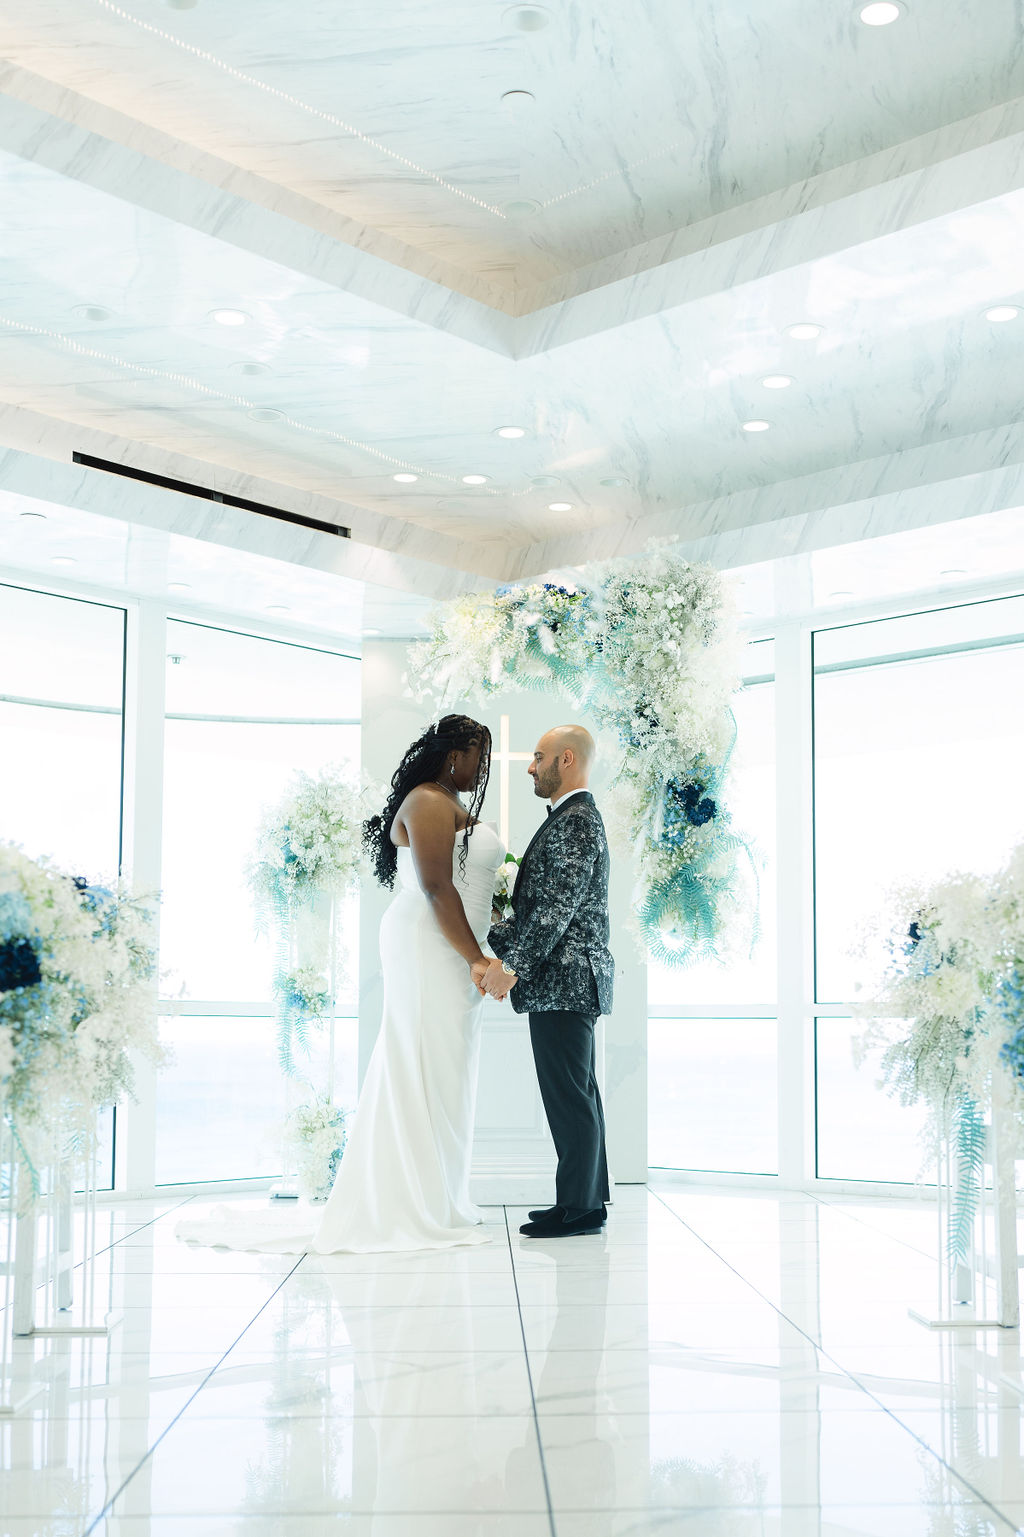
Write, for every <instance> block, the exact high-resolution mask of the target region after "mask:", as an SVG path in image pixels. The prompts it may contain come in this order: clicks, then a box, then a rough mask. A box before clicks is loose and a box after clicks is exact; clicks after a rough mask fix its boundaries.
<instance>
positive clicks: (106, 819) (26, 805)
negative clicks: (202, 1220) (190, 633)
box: [0, 586, 125, 1190]
mask: <svg viewBox="0 0 1024 1537" xmlns="http://www.w3.org/2000/svg"><path fill="white" fill-rule="evenodd" d="M124 662H125V611H124V609H123V608H114V607H110V606H109V605H107V604H103V603H90V602H84V601H81V600H79V599H77V598H62V597H57V596H55V595H54V594H52V593H46V592H33V591H31V590H30V589H28V588H24V587H10V586H0V741H2V742H3V744H4V750H3V752H2V753H0V838H3V839H5V840H6V841H8V842H11V843H18V844H20V845H21V847H22V848H23V849H24V850H25V852H26V854H28V855H30V856H31V857H32V858H33V859H38V858H40V857H41V856H43V855H46V856H48V857H49V858H51V859H53V860H54V861H55V862H56V863H57V864H58V865H59V866H60V867H61V868H62V869H64V870H67V871H68V873H69V874H73V875H84V876H85V877H86V878H87V879H89V880H106V881H109V880H111V879H112V878H113V877H114V876H116V874H117V872H118V866H119V863H120V858H121V799H122V727H123V710H124ZM114 1119H115V1118H114V1112H113V1111H112V1110H105V1111H103V1112H102V1114H101V1116H100V1124H99V1133H100V1147H99V1168H100V1170H101V1174H100V1188H101V1189H104V1190H109V1189H110V1188H111V1187H112V1185H113V1166H114Z"/></svg>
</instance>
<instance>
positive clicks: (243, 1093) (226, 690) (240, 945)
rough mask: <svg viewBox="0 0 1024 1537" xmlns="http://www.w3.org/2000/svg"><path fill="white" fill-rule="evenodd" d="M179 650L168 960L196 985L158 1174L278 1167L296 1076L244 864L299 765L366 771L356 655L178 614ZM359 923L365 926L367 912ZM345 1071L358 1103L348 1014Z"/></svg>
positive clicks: (352, 988) (177, 979)
mask: <svg viewBox="0 0 1024 1537" xmlns="http://www.w3.org/2000/svg"><path fill="white" fill-rule="evenodd" d="M167 652H168V662H167V669H168V670H167V726H166V731H167V735H166V756H165V771H164V854H163V860H164V864H163V906H162V915H161V963H162V967H163V968H164V969H165V971H167V972H168V973H169V975H168V980H167V986H168V988H169V989H170V990H171V991H173V992H175V993H176V992H177V991H178V990H179V989H181V988H183V989H184V992H183V1003H182V1005H181V1006H180V1008H181V1010H182V1012H177V1011H176V1012H175V1014H174V1016H173V1017H171V1018H168V1020H167V1021H166V1026H165V1033H166V1037H167V1039H168V1040H169V1042H170V1044H171V1045H172V1047H173V1050H174V1054H175V1058H176V1064H175V1066H174V1067H173V1068H171V1069H170V1070H169V1071H168V1072H166V1073H164V1074H162V1075H161V1078H160V1083H159V1089H158V1094H159V1104H158V1111H157V1161H156V1166H157V1175H156V1177H157V1181H158V1183H171V1182H177V1181H188V1180H193V1179H229V1178H241V1177H255V1176H258V1175H261V1174H273V1173H276V1172H279V1152H278V1137H279V1129H280V1119H281V1116H282V1114H283V1112H284V1109H285V1086H284V1084H283V1082H282V1077H281V1071H280V1068H279V1065H278V1062H277V1056H276V1043H275V1024H274V1019H273V1017H272V993H271V976H272V961H273V956H272V944H271V941H270V939H269V937H266V936H263V937H257V935H256V931H255V916H256V915H255V912H254V909H253V903H252V899H251V896H250V893H249V888H248V882H247V874H246V871H247V865H248V862H249V860H250V858H251V856H252V853H253V849H254V845H255V839H256V834H257V830H258V827H259V824H260V822H261V820H262V818H263V815H264V812H265V811H266V810H267V809H268V808H270V807H271V806H272V805H273V804H274V803H275V802H276V801H277V800H278V799H279V798H280V796H281V795H282V794H283V792H284V791H285V790H286V788H287V786H288V784H289V781H290V780H291V778H292V776H293V774H294V773H295V771H296V770H298V769H302V770H305V771H306V772H308V773H316V772H317V771H319V770H320V769H323V768H326V767H328V766H332V765H333V766H338V767H344V766H346V765H348V766H350V767H351V768H352V770H353V772H354V775H355V776H356V777H358V772H359V727H358V724H357V722H358V718H359V706H360V692H359V691H360V676H359V663H358V661H357V660H355V659H353V658H351V657H346V656H339V655H337V654H336V653H333V652H327V651H320V650H316V649H313V648H311V647H305V646H297V645H289V644H284V643H281V642H278V641H271V640H266V639H261V638H259V637H256V636H251V635H239V634H235V633H233V632H230V631H224V630H215V629H212V628H209V627H207V626H203V625H194V624H186V623H179V622H176V621H175V622H172V623H171V624H170V625H169V626H168V644H167ZM355 912H356V906H355V902H354V900H353V902H352V906H351V913H352V916H353V919H354V915H355ZM348 927H349V928H350V929H351V932H352V933H353V935H355V933H356V930H357V924H356V922H355V921H353V922H351V923H350V924H349V925H348ZM357 960H358V945H357V944H356V943H353V944H352V946H351V949H350V956H349V963H348V965H347V968H346V983H347V991H346V994H345V997H344V1000H343V1006H344V1008H345V1010H346V1012H349V1013H352V1014H354V1013H355V1005H356V986H357V977H356V965H357ZM242 1015H244V1016H245V1017H241V1016H242ZM321 1049H322V1043H321ZM336 1073H337V1092H336V1097H337V1099H338V1101H339V1103H341V1104H343V1105H345V1104H350V1103H353V1102H354V1097H355V1074H356V1040H355V1030H354V1028H353V1029H345V1028H343V1026H342V1022H341V1021H339V1027H338V1049H337V1053H336ZM310 1076H311V1077H312V1078H313V1079H314V1081H318V1082H319V1081H322V1080H323V1079H325V1078H326V1063H324V1064H322V1065H321V1067H320V1068H318V1067H317V1066H316V1063H315V1062H314V1063H311V1066H310ZM214 1109H215V1112H216V1113H213V1111H214Z"/></svg>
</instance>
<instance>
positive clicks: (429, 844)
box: [401, 786, 487, 968]
mask: <svg viewBox="0 0 1024 1537" xmlns="http://www.w3.org/2000/svg"><path fill="white" fill-rule="evenodd" d="M401 824H402V827H403V828H404V829H405V832H406V834H407V836H408V839H409V847H410V848H411V850H412V858H413V864H414V865H415V867H416V878H417V879H418V881H419V883H420V886H421V887H422V889H423V894H424V896H425V897H426V898H427V900H428V901H429V903H430V905H431V907H432V909H433V912H434V917H435V918H436V919H437V923H438V927H439V928H440V930H441V933H442V934H443V935H444V937H445V939H446V940H447V941H448V943H449V944H450V945H451V947H452V949H453V950H457V951H458V952H459V954H460V955H461V956H462V958H463V960H464V961H465V962H466V964H467V965H468V966H474V965H475V964H476V963H477V962H480V963H481V964H482V966H483V967H484V968H486V966H487V958H486V956H485V955H484V953H483V951H482V950H481V948H480V946H479V944H478V943H477V940H476V936H475V935H474V933H473V930H472V929H471V928H470V926H469V922H468V920H467V918H466V909H465V908H464V907H463V905H462V898H461V897H460V896H459V893H458V892H457V891H456V889H455V882H454V881H453V880H452V855H453V853H454V851H455V834H456V826H455V816H454V813H453V811H452V810H451V808H450V807H449V806H448V805H446V803H445V800H444V797H443V793H442V795H437V794H435V793H434V792H433V791H432V790H428V789H426V788H424V787H423V786H419V787H417V788H416V789H415V790H413V791H411V793H410V794H409V796H408V798H407V799H406V801H405V804H404V805H403V807H402V811H401Z"/></svg>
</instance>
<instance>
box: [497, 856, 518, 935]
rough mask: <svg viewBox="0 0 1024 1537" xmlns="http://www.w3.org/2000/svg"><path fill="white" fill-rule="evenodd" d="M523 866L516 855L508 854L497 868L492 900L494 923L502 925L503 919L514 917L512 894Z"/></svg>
mask: <svg viewBox="0 0 1024 1537" xmlns="http://www.w3.org/2000/svg"><path fill="white" fill-rule="evenodd" d="M521 864H522V860H521V859H517V858H516V856H515V854H506V855H505V858H504V861H503V862H502V863H501V864H500V865H499V866H498V868H497V871H496V873H495V876H494V896H493V897H492V898H491V921H492V923H500V922H501V920H502V919H503V918H510V917H511V916H512V892H513V891H514V889H515V884H516V877H517V875H518V874H519V866H520V865H521Z"/></svg>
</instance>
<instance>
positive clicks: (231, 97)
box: [0, 0, 1024, 596]
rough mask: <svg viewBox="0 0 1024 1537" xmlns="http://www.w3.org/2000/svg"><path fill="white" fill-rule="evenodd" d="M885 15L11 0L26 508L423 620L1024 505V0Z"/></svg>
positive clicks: (744, 3)
mask: <svg viewBox="0 0 1024 1537" xmlns="http://www.w3.org/2000/svg"><path fill="white" fill-rule="evenodd" d="M859 9H860V6H859V5H857V4H854V5H849V4H847V3H846V0H821V3H820V4H816V5H815V6H813V7H807V6H806V5H805V4H803V3H800V4H797V3H796V0H775V3H773V4H772V5H771V6H765V5H763V4H758V3H756V0H723V3H718V4H716V5H714V6H701V7H694V6H689V5H683V6H680V5H679V4H678V0H622V3H621V4H617V5H616V6H614V7H604V8H595V7H588V6H583V5H581V4H576V3H570V0H564V3H557V4H556V3H553V0H552V3H550V4H547V5H545V6H528V7H526V6H512V7H511V8H509V7H503V6H502V5H500V4H498V5H494V6H491V5H489V4H480V3H479V0H472V3H469V0H459V3H451V4H446V5H444V6H439V5H437V4H436V3H434V4H427V3H426V0H394V3H392V4H390V5H388V6H386V7H377V8H375V9H374V8H368V7H363V8H355V7H339V6H338V5H337V4H336V3H335V0H307V3H306V4H305V5H304V6H303V7H301V8H295V7H282V6H281V5H280V4H279V3H278V0H245V3H242V0H216V3H215V0H195V3H189V0H171V3H162V0H125V3H124V4H114V3H113V0H36V3H35V4H33V5H32V6H30V7H22V8H20V10H18V11H15V9H14V8H13V7H12V8H8V10H7V11H6V12H5V14H4V16H3V18H2V19H0V56H2V58H3V61H4V62H3V63H2V64H0V194H2V207H0V229H2V232H3V233H2V240H0V488H7V489H8V490H9V491H11V492H13V493H14V494H16V495H20V496H26V497H33V496H38V497H41V498H45V499H46V500H47V501H49V502H51V503H53V502H59V501H63V502H66V504H67V505H78V506H81V507H83V508H84V509H86V510H88V511H91V512H93V513H97V514H102V515H105V516H113V517H121V518H124V519H134V520H137V521H139V522H141V523H144V524H148V526H150V527H153V528H162V529H164V530H165V531H176V532H178V533H181V534H185V535H189V536H193V537H199V538H204V539H208V540H212V541H213V542H220V543H224V544H228V545H232V546H236V547H239V548H242V549H246V550H248V551H250V552H254V553H259V552H263V553H266V554H268V555H271V556H273V557H274V558H280V559H285V560H290V561H292V562H298V563H300V564H306V565H308V566H313V567H318V568H320V569H323V570H327V571H333V572H337V573H339V574H342V575H345V576H347V577H352V578H356V579H359V580H365V581H371V582H374V583H378V584H381V585H384V586H388V585H390V586H393V587H400V588H404V589H406V590H409V591H416V592H424V593H430V594H431V595H435V596H436V595H439V594H442V593H444V592H448V591H455V590H460V589H461V588H463V587H465V586H471V585H479V584H480V582H481V581H488V580H500V579H503V578H509V577H517V576H532V575H536V574H537V573H539V572H542V571H546V570H550V569H557V568H564V567H566V566H573V565H578V564H581V563H584V562H585V561H587V560H588V559H593V558H600V557H610V556H614V555H617V554H625V553H633V552H635V551H638V550H642V549H643V548H644V547H645V545H646V544H647V542H648V541H649V540H650V539H651V538H652V537H654V538H661V539H669V540H672V541H674V542H676V543H677V544H678V545H679V546H680V547H681V548H682V549H684V551H686V552H687V553H691V554H693V555H695V556H700V557H701V558H710V559H713V560H716V561H717V562H719V563H720V564H722V565H729V566H742V565H749V564H751V563H752V562H756V561H760V560H765V559H769V558H772V557H774V556H777V555H787V554H792V553H794V552H798V551H800V550H810V549H815V548H827V547H829V546H835V545H840V544H846V543H849V542H850V541H851V540H856V539H858V538H861V537H866V536H872V535H878V534H882V533H887V532H890V531H896V530H899V529H902V528H914V527H924V526H929V525H933V524H939V523H942V522H944V521H948V520H950V519H954V518H964V517H968V516H971V515H981V514H987V513H990V512H992V511H994V510H997V509H999V508H1012V507H1017V506H1019V505H1020V504H1021V503H1022V502H1024V426H1022V425H1021V419H1022V415H1024V366H1022V365H1024V313H1022V314H1021V315H1020V316H1019V317H1018V318H1017V320H1016V321H1012V322H1004V323H993V322H992V321H990V320H989V319H987V318H986V316H985V311H986V309H988V308H990V307H992V306H994V305H1001V306H1006V305H1013V304H1018V305H1021V306H1022V308H1024V267H1022V264H1021V260H1020V252H1021V250H1022V249H1024V37H1022V22H1021V14H1020V9H1019V5H1018V4H1017V3H1016V0H986V3H985V4H984V5H980V6H976V7H964V6H963V5H962V4H953V3H952V0H932V3H930V4H928V5H927V6H924V5H909V6H907V7H905V8H904V11H903V14H902V15H901V16H900V18H899V20H898V21H897V22H895V23H894V24H893V25H891V26H886V27H869V26H865V25H864V24H863V23H862V22H861V20H860V19H859V14H858V13H859ZM509 93H512V95H511V96H510V95H509ZM223 309H230V310H237V311H239V312H241V314H242V317H243V318H242V321H241V323H240V324H238V325H234V326H226V325H222V324H219V323H218V322H217V320H215V319H213V318H212V316H213V313H214V312H215V311H218V310H223ZM809 322H810V323H814V324H815V325H817V326H818V327H820V328H821V330H820V334H819V335H818V336H817V337H816V338H815V339H813V340H798V339H795V338H793V337H792V336H791V335H789V334H788V328H789V327H790V326H792V325H793V324H796V323H809ZM779 375H782V376H785V377H786V378H787V379H789V380H790V381H791V382H790V383H789V385H788V387H786V388H781V389H769V388H766V387H765V385H764V384H763V383H762V381H763V380H764V379H765V378H766V377H772V376H779ZM751 421H761V422H766V423H767V427H766V428H765V429H764V430H763V431H758V432H749V431H746V430H745V429H744V424H745V423H748V422H751ZM510 425H511V426H518V427H521V428H522V429H523V435H522V436H521V437H519V438H517V439H514V440H511V439H510V440H506V439H502V438H500V437H498V436H497V435H496V434H497V429H498V428H499V427H502V426H510ZM75 450H78V451H81V452H85V453H91V454H93V455H96V456H98V457H101V458H105V459H110V460H118V461H123V462H125V463H127V464H132V465H136V466H140V467H143V468H146V469H149V470H152V471H154V472H156V473H160V474H164V475H171V476H173V477H174V478H176V479H181V480H186V481H191V482H194V483H199V484H202V485H209V486H214V487H216V488H217V489H219V490H221V491H227V490H230V491H233V492H235V494H241V495H244V496H248V497H250V498H252V499H254V500H258V501H262V502H266V503H270V504H272V505H278V506H283V507H288V508H290V509H292V510H294V511H298V512H305V513H307V514H308V515H312V516H316V517H319V518H321V519H322V520H323V521H327V522H333V523H342V524H345V525H346V526H348V527H350V528H351V530H352V540H351V541H350V542H349V541H345V542H344V547H343V548H339V546H340V545H341V543H342V542H341V541H338V540H336V539H332V538H331V536H328V535H322V534H312V533H310V532H308V531H302V532H299V531H296V530H295V529H294V528H287V527H277V528H267V526H266V525H265V522H264V521H263V520H258V519H254V518H253V517H252V515H247V514H244V513H243V514H239V513H229V512H228V511H227V510H226V509H220V508H218V507H217V506H216V504H210V503H208V502H206V503H196V502H195V501H194V500H193V499H190V498H188V497H185V496H182V495H180V494H178V493H174V492H170V491H156V490H151V489H149V488H142V489H140V488H139V487H138V486H137V485H132V484H131V483H126V482H120V481H117V482H112V481H111V480H110V478H109V477H105V476H103V475H102V474H101V472H98V471H89V470H83V469H81V468H80V467H72V466H71V464H70V460H71V455H72V453H73V452H74V451H75ZM396 475H401V476H404V477H407V478H406V479H404V480H402V481H396V480H395V478H394V477H395V476H396ZM466 476H471V477H477V481H476V483H470V484H467V483H466V482H465V479H464V477H466ZM408 477H415V479H412V478H408Z"/></svg>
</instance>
